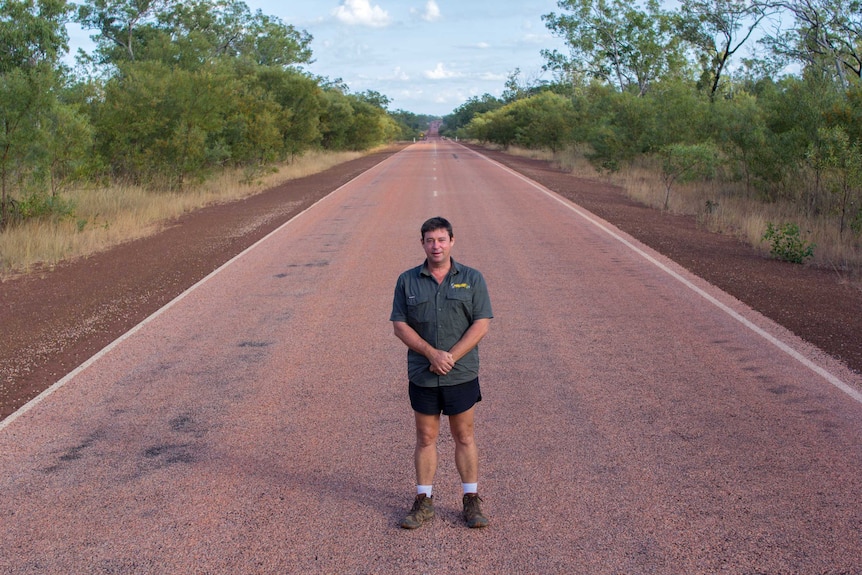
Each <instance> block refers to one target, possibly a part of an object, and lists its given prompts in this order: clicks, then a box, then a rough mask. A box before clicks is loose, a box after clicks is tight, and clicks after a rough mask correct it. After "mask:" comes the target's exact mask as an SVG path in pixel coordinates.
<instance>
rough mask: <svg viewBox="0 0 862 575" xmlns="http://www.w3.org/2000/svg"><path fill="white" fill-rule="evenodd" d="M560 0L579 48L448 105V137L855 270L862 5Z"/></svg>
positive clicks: (861, 187) (860, 188) (556, 25)
mask: <svg viewBox="0 0 862 575" xmlns="http://www.w3.org/2000/svg"><path fill="white" fill-rule="evenodd" d="M557 4H558V7H559V8H560V12H558V13H551V14H546V15H545V16H544V20H545V23H546V25H547V27H548V28H549V29H550V30H552V31H553V32H554V33H555V34H556V35H558V36H560V37H561V38H563V39H564V40H565V41H566V45H567V47H568V52H567V53H560V52H558V51H545V52H544V55H545V57H546V68H547V69H548V70H553V71H554V78H555V79H554V81H551V82H539V81H530V80H529V79H526V80H525V79H523V78H522V77H521V73H520V71H519V70H515V71H514V72H512V74H511V75H510V77H509V80H508V82H507V84H506V90H505V91H504V92H503V95H502V97H500V98H497V97H494V96H491V95H488V94H486V95H484V96H482V97H476V98H473V99H471V100H469V101H468V102H466V103H465V104H463V105H462V106H461V107H459V108H458V109H456V110H455V111H453V113H452V114H450V115H449V116H447V117H445V118H444V126H445V130H444V134H445V135H448V136H451V137H459V138H462V139H471V140H475V141H479V142H483V143H486V144H491V145H495V146H498V147H501V148H505V149H515V148H518V149H521V150H531V151H540V150H544V151H546V152H547V153H548V157H550V158H551V159H553V160H555V161H556V162H558V163H559V164H560V165H561V166H564V167H567V168H569V169H573V168H574V169H576V170H577V171H578V172H579V173H581V174H586V175H591V176H595V177H605V178H608V179H610V180H611V181H614V182H615V183H619V184H621V185H622V186H623V187H625V188H626V190H627V191H628V193H629V194H631V195H632V196H633V197H635V198H637V199H639V200H641V201H643V202H644V203H647V204H649V205H652V206H655V207H656V208H657V209H664V210H670V211H673V212H676V213H688V214H694V215H696V216H697V218H698V221H700V222H702V223H703V224H704V225H705V226H708V227H709V228H710V229H714V230H716V231H721V232H724V233H730V234H735V235H737V236H739V237H740V238H743V239H744V240H746V241H749V242H750V243H751V244H753V245H755V246H758V247H759V248H760V249H762V250H764V252H765V253H771V254H772V255H774V256H775V257H779V258H780V259H783V260H786V261H792V262H797V263H799V262H803V261H808V262H809V263H813V264H815V265H819V266H824V267H829V268H834V269H836V270H839V271H841V272H842V273H844V272H850V273H851V275H855V276H858V274H859V272H860V270H862V253H860V246H862V80H860V74H862V8H860V3H859V2H858V1H856V0H854V1H852V2H847V1H846V0H798V1H797V0H786V1H777V2H773V1H767V2H761V1H747V0H682V1H681V2H680V3H679V5H678V8H676V9H673V10H666V9H665V5H666V3H659V2H654V1H648V2H644V3H639V4H633V3H630V2H625V1H623V0H602V1H599V2H594V1H592V0H560V1H559V2H558V3H557ZM744 48H746V49H748V50H744ZM754 49H756V50H757V53H758V55H759V57H758V58H752V57H743V55H744V54H746V53H750V52H751V51H752V50H754ZM769 230H772V233H769ZM791 240H792V241H791ZM776 242H779V243H780V244H781V245H784V244H786V243H788V242H789V243H790V244H791V245H793V246H797V245H798V246H802V247H800V248H799V251H800V253H795V252H794V253H793V257H790V256H789V255H788V254H787V253H786V252H783V251H782V250H781V249H778V250H776V249H775V243H776ZM809 248H810V249H809ZM791 251H793V250H791ZM796 256H802V257H796Z"/></svg>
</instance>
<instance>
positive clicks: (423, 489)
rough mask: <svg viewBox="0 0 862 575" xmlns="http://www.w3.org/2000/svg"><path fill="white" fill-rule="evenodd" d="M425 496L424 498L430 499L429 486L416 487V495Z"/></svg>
mask: <svg viewBox="0 0 862 575" xmlns="http://www.w3.org/2000/svg"><path fill="white" fill-rule="evenodd" d="M423 493H424V494H425V497H431V485H417V486H416V495H422V494H423Z"/></svg>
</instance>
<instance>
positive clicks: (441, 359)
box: [425, 349, 455, 375]
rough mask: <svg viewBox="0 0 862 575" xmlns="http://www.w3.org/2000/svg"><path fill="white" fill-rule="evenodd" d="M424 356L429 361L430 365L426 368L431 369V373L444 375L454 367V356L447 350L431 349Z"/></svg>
mask: <svg viewBox="0 0 862 575" xmlns="http://www.w3.org/2000/svg"><path fill="white" fill-rule="evenodd" d="M425 357H427V358H428V361H430V362H431V366H430V367H429V368H428V369H430V370H431V373H436V374H437V375H446V374H447V373H449V372H450V371H452V368H453V367H455V358H454V357H452V354H451V353H449V352H448V351H443V350H442V349H432V350H431V351H430V352H428V354H427V355H426V356H425Z"/></svg>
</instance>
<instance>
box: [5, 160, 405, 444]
mask: <svg viewBox="0 0 862 575" xmlns="http://www.w3.org/2000/svg"><path fill="white" fill-rule="evenodd" d="M405 149H406V148H405ZM402 151H403V150H402ZM400 153H401V152H397V153H395V154H392V155H391V156H390V157H388V158H386V159H385V160H383V161H382V162H380V163H378V164H376V165H374V166H372V167H371V168H370V169H368V170H366V171H365V172H363V174H367V173H368V172H370V171H372V170H376V169H379V168H380V166H382V165H384V164H386V163H388V162H390V161H391V160H392V158H394V157H395V156H397V155H398V154H400ZM363 174H360V175H359V176H357V178H358V177H360V176H361V175H363ZM355 179H356V178H354V180H355ZM351 182H353V180H350V181H349V182H347V183H345V184H343V185H341V186H339V187H338V188H336V189H335V190H333V191H332V192H330V193H328V194H327V195H325V196H323V197H322V198H320V199H319V200H317V201H316V202H314V203H313V204H311V205H310V206H308V207H307V208H305V209H304V210H303V211H301V212H299V213H298V214H296V215H295V216H293V217H292V218H290V219H289V220H287V221H286V222H284V223H283V224H281V225H280V226H278V227H277V228H276V229H274V230H272V231H271V232H270V233H268V234H267V235H266V236H264V237H262V238H261V239H259V240H258V241H256V242H255V243H254V244H252V245H250V246H249V247H247V248H246V249H244V250H243V251H242V252H240V253H238V254H237V255H235V256H234V257H232V258H231V259H229V260H228V261H226V262H225V263H224V264H222V265H221V266H220V267H218V268H216V269H215V270H213V271H212V272H211V273H210V274H209V275H208V276H206V277H205V278H203V279H201V280H200V281H198V282H197V283H196V284H194V285H193V286H191V287H190V288H188V289H187V290H186V291H184V292H183V293H181V294H180V295H178V296H177V297H175V298H174V299H172V300H171V301H169V302H168V303H166V304H165V305H164V306H163V307H161V308H159V309H157V310H156V311H154V312H153V313H152V314H151V315H150V316H148V317H147V318H145V319H144V320H143V321H142V322H141V323H139V324H138V325H136V326H135V327H133V328H132V329H130V330H129V331H127V332H126V333H124V334H123V335H121V336H120V337H118V338H117V339H115V340H114V341H112V342H111V343H109V344H108V345H106V346H105V347H104V348H102V349H101V350H100V351H98V352H97V353H96V354H95V355H93V356H92V357H91V358H90V359H88V360H87V361H85V362H84V363H82V364H81V365H79V366H78V367H76V368H75V369H73V370H72V371H70V372H69V373H67V374H66V376H65V377H63V379H61V380H59V381H57V382H56V383H55V384H54V385H52V386H51V387H49V388H48V389H46V390H45V391H43V392H42V393H40V394H39V395H37V396H36V397H34V398H33V399H31V400H30V401H28V402H27V403H25V404H24V405H22V406H21V407H19V408H18V409H17V410H16V411H14V412H12V413H10V414H9V416H8V417H6V419H4V420H3V421H0V431H3V430H4V429H5V428H6V427H8V426H9V425H11V424H12V422H13V421H15V420H16V419H18V418H19V417H21V416H22V415H24V414H25V413H27V412H28V411H30V410H31V409H33V408H34V407H36V406H37V405H38V404H40V403H41V402H42V401H44V400H45V399H46V398H48V397H49V396H50V395H51V394H53V393H54V392H55V391H57V390H58V389H60V388H61V387H63V386H64V385H66V384H67V383H68V382H69V381H71V380H72V379H73V378H74V377H75V376H76V375H78V374H79V373H81V372H82V371H84V370H85V369H87V368H88V367H90V366H91V365H93V364H94V363H95V362H97V361H98V360H99V359H100V358H102V357H103V356H105V355H106V354H108V353H109V352H110V351H111V350H113V349H114V348H115V347H117V346H118V345H120V344H121V343H122V342H123V341H125V340H127V339H128V338H130V337H131V336H133V335H134V334H135V333H137V332H138V331H140V330H141V328H143V327H144V326H145V325H147V324H148V323H150V322H151V321H153V320H154V319H156V318H157V317H159V316H160V315H162V314H163V313H165V312H166V311H168V310H169V309H170V308H172V307H173V306H174V305H176V304H177V303H179V302H180V301H181V300H183V299H185V298H186V296H188V295H189V294H191V293H192V292H193V291H195V290H196V289H197V288H199V287H201V286H202V285H204V284H205V283H206V282H208V281H209V280H211V279H212V278H214V277H215V276H216V275H218V274H219V273H220V272H221V271H222V270H224V269H226V268H227V267H228V266H230V265H231V264H233V263H234V262H235V261H237V260H238V259H240V258H241V257H243V256H244V255H246V254H247V253H248V252H250V251H252V250H253V249H255V248H256V247H257V246H258V245H260V244H262V243H264V242H265V241H267V240H268V239H269V238H270V237H271V236H274V235H275V234H277V233H279V232H280V231H281V230H282V229H284V228H286V227H287V226H289V225H290V224H292V223H293V222H294V220H296V219H297V218H300V217H302V216H303V215H304V214H305V213H306V212H308V211H309V210H311V209H312V208H314V207H315V206H317V204H319V203H321V202H323V201H326V200H327V199H328V198H330V197H331V196H334V195H335V194H336V193H338V192H339V191H340V190H341V189H342V188H344V187H345V186H348V185H350V183H351Z"/></svg>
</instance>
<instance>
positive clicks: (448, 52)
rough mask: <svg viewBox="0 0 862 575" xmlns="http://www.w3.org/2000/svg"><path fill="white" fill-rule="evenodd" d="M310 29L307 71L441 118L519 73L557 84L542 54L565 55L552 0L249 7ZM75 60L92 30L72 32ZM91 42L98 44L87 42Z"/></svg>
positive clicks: (275, 0) (371, 0)
mask: <svg viewBox="0 0 862 575" xmlns="http://www.w3.org/2000/svg"><path fill="white" fill-rule="evenodd" d="M245 3H246V5H247V6H248V7H249V8H250V9H251V10H252V12H256V11H257V10H261V11H262V12H263V13H264V14H267V15H270V16H277V17H278V18H280V19H281V20H282V21H283V22H284V23H285V24H290V25H293V26H294V27H295V28H297V29H299V30H305V31H306V32H308V33H309V34H310V35H311V36H312V37H313V38H314V39H313V40H312V42H311V49H312V52H313V56H312V57H313V59H314V62H313V63H311V64H309V65H307V66H304V69H306V70H307V71H308V72H310V73H312V74H314V75H317V76H322V77H326V78H329V79H330V80H335V79H338V78H340V79H341V80H342V81H343V82H344V83H345V84H346V85H347V86H348V88H349V89H350V91H351V92H365V91H367V90H373V91H375V92H379V93H381V94H383V95H384V96H386V97H388V98H389V99H390V104H389V109H390V110H392V111H394V110H405V111H408V112H413V113H414V114H429V115H435V116H444V115H446V114H449V113H450V112H452V111H453V110H454V109H456V108H457V107H459V106H460V105H461V104H463V103H464V102H466V101H467V100H468V99H470V98H471V97H474V96H482V95H483V94H486V93H487V94H492V95H493V96H500V95H501V94H502V92H503V90H504V88H505V82H506V79H507V77H508V76H509V75H510V74H511V73H512V72H513V71H514V70H515V69H516V68H517V69H519V70H520V71H521V74H520V78H521V82H522V83H532V82H533V81H536V80H541V79H544V80H551V79H552V76H551V74H550V73H547V72H546V73H543V72H542V65H543V64H544V63H545V59H544V58H543V57H542V56H541V53H540V51H541V50H542V49H543V48H548V49H559V50H562V49H563V48H564V45H563V42H562V40H560V39H559V38H555V37H554V36H553V35H552V34H551V32H550V30H548V29H547V27H546V26H545V24H544V22H543V21H542V15H543V14H548V13H550V12H560V10H559V8H558V7H557V3H556V0H314V1H308V0H245ZM69 34H70V44H71V45H72V46H73V49H72V53H74V52H76V51H77V47H79V46H80V47H83V48H84V49H85V50H87V46H88V43H89V41H88V40H87V37H88V36H89V34H90V33H89V32H86V31H81V30H73V29H71V28H70V30H69ZM89 45H92V44H91V43H89Z"/></svg>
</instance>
